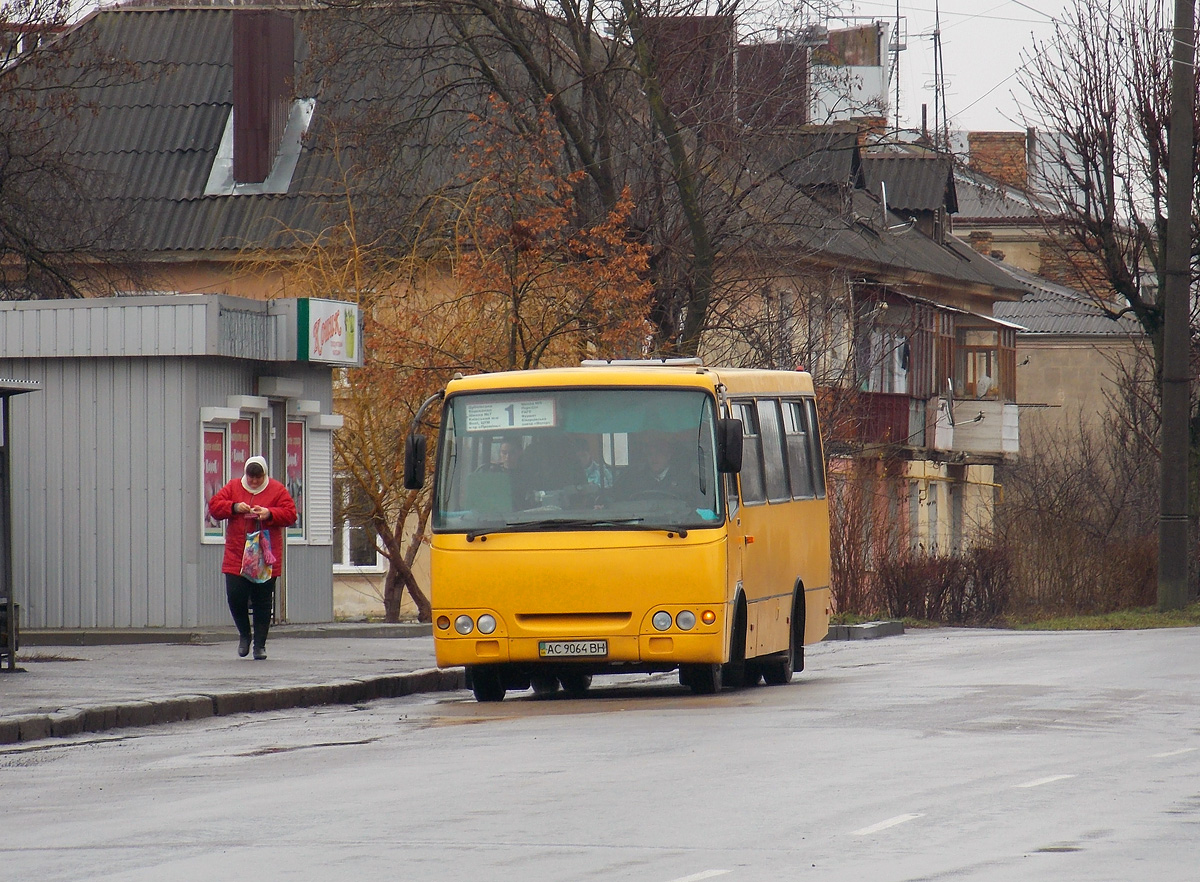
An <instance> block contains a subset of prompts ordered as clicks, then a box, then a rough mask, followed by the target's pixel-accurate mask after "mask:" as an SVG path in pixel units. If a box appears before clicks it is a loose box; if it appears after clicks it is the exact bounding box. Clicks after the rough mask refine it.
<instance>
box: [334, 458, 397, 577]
mask: <svg viewBox="0 0 1200 882" xmlns="http://www.w3.org/2000/svg"><path fill="white" fill-rule="evenodd" d="M370 511H371V507H370V504H369V502H368V500H367V497H366V494H365V493H363V490H362V488H361V487H359V486H358V484H357V482H355V481H354V480H352V479H351V478H346V477H341V478H335V479H334V482H333V571H334V572H335V573H338V572H341V573H351V572H353V573H384V572H387V563H388V562H387V558H385V557H384V556H383V555H382V554H380V553H379V550H378V548H377V547H376V545H375V538H376V537H375V527H374V526H373V525H372V523H371V519H370V516H369V514H370Z"/></svg>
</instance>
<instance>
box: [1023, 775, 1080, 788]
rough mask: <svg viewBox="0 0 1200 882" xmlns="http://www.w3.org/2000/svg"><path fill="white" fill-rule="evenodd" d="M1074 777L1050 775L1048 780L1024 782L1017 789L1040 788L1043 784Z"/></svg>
mask: <svg viewBox="0 0 1200 882" xmlns="http://www.w3.org/2000/svg"><path fill="white" fill-rule="evenodd" d="M1074 777H1075V776H1074V775H1051V776H1050V777H1049V778H1038V779H1037V780H1036V781H1026V782H1025V783H1024V784H1018V785H1016V786H1017V787H1041V786H1042V785H1043V784H1053V783H1054V782H1055V781H1065V780H1066V779H1067V778H1074Z"/></svg>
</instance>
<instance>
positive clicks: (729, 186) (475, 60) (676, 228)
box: [314, 0, 829, 353]
mask: <svg viewBox="0 0 1200 882" xmlns="http://www.w3.org/2000/svg"><path fill="white" fill-rule="evenodd" d="M339 5H342V6H343V9H344V11H345V14H344V15H343V16H341V17H340V19H339V20H338V21H337V22H336V24H335V25H331V26H328V29H327V30H326V31H325V32H324V33H320V34H318V33H316V32H315V31H314V37H315V42H317V43H318V44H319V48H318V50H317V51H316V52H315V53H314V58H315V59H316V58H319V59H321V64H322V65H328V64H330V63H336V64H353V63H356V61H357V60H358V59H364V60H365V59H367V58H370V59H371V64H370V65H369V68H370V69H368V70H367V72H366V73H365V74H364V78H365V79H368V80H369V79H371V78H372V77H375V76H377V75H378V76H382V75H383V74H382V73H380V74H376V73H375V71H377V70H382V69H383V68H385V67H386V68H388V70H389V73H388V74H387V75H388V76H394V74H395V72H396V71H397V70H405V71H411V73H412V77H411V79H410V80H409V81H408V82H410V83H411V84H412V88H411V89H410V90H406V91H405V92H404V94H395V93H393V94H392V95H391V96H390V98H381V99H377V100H373V101H371V102H369V104H367V103H364V102H359V103H358V104H356V105H355V118H354V119H348V120H346V130H347V131H350V130H354V131H355V132H356V137H357V143H358V144H359V145H361V149H362V150H364V151H366V150H371V151H377V154H376V155H377V156H378V157H379V161H378V162H375V163H374V164H373V165H374V167H375V168H376V169H377V170H379V171H378V173H379V174H380V175H385V176H388V179H389V185H388V186H384V187H377V188H376V192H380V193H386V194H388V196H387V198H388V199H392V200H394V199H395V198H396V197H398V196H402V197H403V198H404V199H406V200H407V205H406V210H410V209H412V208H414V207H419V206H420V205H421V204H427V205H432V204H433V203H431V202H429V201H428V194H429V193H431V192H433V190H434V188H435V186H436V185H440V186H441V187H442V188H443V189H442V191H441V192H445V188H453V187H454V186H455V181H457V180H458V175H457V170H456V169H454V168H453V167H452V162H451V161H450V157H451V156H452V151H450V150H447V149H446V147H447V146H448V145H452V144H454V143H456V142H461V140H462V139H463V137H464V134H463V133H464V131H465V130H466V123H465V121H464V118H465V116H466V115H467V114H469V112H471V110H473V109H476V108H478V107H479V106H481V104H482V103H483V100H484V98H485V97H486V96H487V95H490V94H495V95H498V96H499V97H500V98H502V99H503V100H504V102H505V103H507V104H508V105H509V106H512V107H514V108H516V109H518V110H519V111H521V112H522V113H523V114H524V116H525V117H526V118H527V119H532V118H534V117H533V115H532V114H530V113H527V112H526V111H529V110H532V109H537V108H541V107H545V108H547V109H548V111H549V113H550V114H551V115H552V118H553V119H554V122H555V125H556V126H557V128H558V130H559V133H560V136H561V138H562V142H563V144H564V151H563V154H562V156H561V158H560V161H561V162H562V164H563V171H564V173H569V172H575V171H578V172H582V175H583V176H582V177H581V178H580V179H579V181H578V182H577V184H576V185H575V186H576V190H577V193H576V204H577V210H578V211H579V213H580V215H581V218H584V219H587V218H590V219H592V220H593V221H594V220H595V219H596V218H599V217H602V216H603V215H605V214H607V213H608V212H610V211H612V210H613V209H614V207H615V206H616V204H617V200H618V199H619V198H620V197H621V194H622V193H623V192H626V191H627V189H628V191H629V192H631V193H632V197H633V205H634V214H633V216H632V218H631V223H632V225H633V227H634V228H635V229H636V230H638V232H639V235H640V237H641V238H642V241H643V242H644V243H645V244H647V245H648V246H650V247H651V249H652V253H651V272H652V280H653V283H654V289H655V290H654V299H653V303H652V306H651V310H650V317H651V320H652V322H653V324H654V326H655V334H654V340H653V343H652V347H653V348H654V349H655V350H656V351H659V352H664V353H665V352H682V353H695V352H696V351H697V350H698V349H699V347H700V343H701V338H702V336H703V334H704V332H705V331H706V330H707V329H709V328H710V327H711V326H712V323H713V317H714V315H716V314H717V312H718V311H721V312H722V313H723V315H724V316H725V319H723V320H725V321H728V319H729V317H730V316H731V315H732V312H731V310H730V309H728V308H727V307H726V306H724V304H726V303H727V302H728V301H730V300H731V299H734V298H737V297H740V296H741V295H742V292H743V291H744V290H745V287H746V284H747V283H748V282H749V283H756V282H757V280H758V279H759V278H760V276H761V278H762V279H763V280H766V279H767V278H768V275H769V274H773V275H787V274H789V271H790V270H789V267H788V263H789V261H790V262H792V264H793V265H792V267H791V269H795V268H796V267H799V266H800V265H801V264H802V262H803V257H804V255H805V252H806V251H807V250H808V249H809V246H808V245H806V244H804V241H803V239H798V238H796V237H794V236H792V237H791V238H790V240H789V239H788V237H787V236H782V237H781V236H780V233H781V230H782V226H783V225H784V224H785V223H786V225H791V226H792V227H793V228H803V227H804V226H805V224H806V223H807V224H808V225H810V226H812V225H815V224H820V223H823V222H826V221H827V220H828V216H829V215H828V212H826V213H823V214H820V216H819V218H814V217H812V215H811V212H809V211H808V209H810V208H811V207H812V206H811V205H810V204H807V203H805V202H804V200H803V199H802V198H800V197H799V195H798V191H797V189H796V188H795V187H772V186H766V185H764V182H765V181H767V180H768V179H770V177H771V175H772V174H773V173H774V172H776V171H777V167H772V166H771V165H770V163H765V164H764V162H763V158H764V156H768V157H770V156H772V151H765V153H764V152H763V151H759V150H757V149H751V148H750V146H749V145H748V143H747V142H746V140H745V138H744V134H745V132H746V131H747V130H753V131H755V132H757V133H759V136H760V138H765V137H767V136H768V135H773V136H780V137H779V138H777V140H778V141H779V143H786V136H781V133H782V132H784V131H785V130H787V131H791V130H792V129H794V127H795V125H797V124H799V123H800V122H803V121H804V119H805V114H806V113H807V109H808V106H809V104H810V101H809V98H810V89H809V85H808V81H807V79H803V78H801V77H799V76H795V77H792V76H785V75H781V74H786V73H788V72H789V71H791V70H794V71H795V72H796V73H797V74H798V73H799V72H800V71H801V70H802V68H805V67H806V65H807V53H808V48H807V47H806V46H803V45H800V44H799V43H797V42H795V41H790V42H789V41H788V40H784V41H778V40H776V41H775V42H774V43H770V44H769V45H768V48H769V49H770V52H771V53H774V54H773V55H771V59H770V64H771V65H773V67H769V69H770V70H772V71H773V73H774V79H771V78H770V77H758V78H757V81H755V82H754V86H755V88H754V89H750V88H749V87H747V89H745V90H744V91H743V92H742V93H738V92H737V82H736V81H735V79H734V77H733V73H734V71H735V69H737V68H738V67H739V66H741V67H743V68H745V70H747V71H749V70H752V69H753V65H754V63H759V64H763V63H764V62H763V60H762V56H764V55H765V54H767V53H765V52H764V53H759V55H758V56H755V55H754V53H750V50H749V49H748V48H747V44H745V43H744V41H742V39H741V38H742V37H744V36H747V34H749V36H751V37H753V36H755V35H754V34H750V33H749V32H750V31H751V30H752V28H750V27H748V26H747V25H744V24H742V22H743V21H752V20H755V17H754V16H753V15H751V14H747V13H745V11H744V9H743V8H742V6H741V5H739V4H738V3H726V2H724V0H717V2H714V3H705V2H699V0H622V2H621V3H619V4H614V3H600V2H595V0H587V2H583V3H574V2H568V0H531V2H528V3H524V4H522V3H514V2H511V0H419V2H415V3H411V2H404V3H401V2H394V3H384V4H364V3H359V2H357V0H344V3H339ZM803 8H804V7H803V5H802V6H801V9H803ZM757 20H758V21H760V22H764V24H762V25H761V26H760V28H761V31H760V32H769V33H771V34H776V31H775V29H774V28H773V27H771V26H769V25H768V24H766V22H768V19H767V18H765V17H764V16H762V15H759V16H758V18H757ZM794 30H795V28H792V29H790V31H794ZM790 31H789V32H790ZM753 45H754V46H762V45H767V44H766V42H765V41H763V40H759V42H758V43H756V44H753ZM747 53H748V54H747ZM755 58H757V59H758V60H757V61H754V59H755ZM381 59H386V61H381ZM788 65H792V66H793V67H790V68H789V67H788ZM764 69H768V68H764ZM746 81H747V82H748V83H749V82H751V79H750V77H749V76H748V75H747V76H746ZM353 88H354V89H360V88H364V86H363V84H362V83H361V82H356V83H355V85H354V86H353ZM364 109H365V110H366V111H367V112H365V113H364V112H363V111H364ZM777 154H778V151H775V155H776V156H777ZM794 159H795V157H787V158H786V159H785V160H781V161H794ZM381 210H383V207H382V206H381ZM785 219H786V221H785ZM767 239H771V242H772V245H774V244H775V243H776V242H779V241H788V247H786V248H774V249H773V250H772V253H771V261H772V264H773V266H772V268H771V270H770V273H769V274H768V273H767V271H766V270H764V269H763V266H764V262H763V261H761V260H759V261H756V260H754V259H752V258H753V251H754V250H755V249H759V250H760V251H766V250H768V249H769V247H770V246H765V245H764V244H763V243H764V240H767ZM718 263H720V264H721V265H722V266H724V267H732V266H737V267H739V272H743V273H745V275H743V276H741V277H739V278H734V277H733V276H732V274H731V273H730V271H729V270H728V269H726V270H723V271H722V272H718V270H717V267H718Z"/></svg>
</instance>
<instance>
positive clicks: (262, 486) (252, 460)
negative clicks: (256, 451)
mask: <svg viewBox="0 0 1200 882" xmlns="http://www.w3.org/2000/svg"><path fill="white" fill-rule="evenodd" d="M250 463H255V464H257V465H260V466H262V470H263V475H265V476H266V477H267V478H268V480H269V479H270V477H271V472H270V470H269V469H268V468H267V461H266V460H265V459H264V458H263V457H261V456H252V457H250V458H249V459H248V460H246V466H245V468H249V467H250ZM245 468H244V469H243V470H242V486H243V487H245V488H246V490H247V491H248V492H250V493H253V494H254V495H255V496H257V495H258V494H259V493H262V492H263V491H264V490H266V489H267V483H268V481H263V482H262V483H261V484H259V485H258V486H257V487H251V486H250V483H249V482H248V481H247V480H246V472H245Z"/></svg>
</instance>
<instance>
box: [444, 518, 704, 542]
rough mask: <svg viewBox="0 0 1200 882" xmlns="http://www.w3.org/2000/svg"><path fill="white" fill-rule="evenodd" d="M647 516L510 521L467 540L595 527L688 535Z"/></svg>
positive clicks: (471, 534)
mask: <svg viewBox="0 0 1200 882" xmlns="http://www.w3.org/2000/svg"><path fill="white" fill-rule="evenodd" d="M644 520H645V518H640V517H634V518H541V519H539V520H536V521H509V522H508V523H507V524H505V525H504V526H503V527H480V528H479V529H477V530H468V531H467V541H468V542H474V541H475V540H476V539H477V538H479V537H481V536H487V535H488V534H489V533H529V532H533V531H535V530H575V529H580V528H588V527H595V528H599V529H602V530H605V529H610V530H611V529H624V528H629V529H634V530H667V531H668V532H676V533H679V535H680V536H686V535H687V530H684V529H681V528H675V527H661V526H655V525H652V524H643V523H642V521H644Z"/></svg>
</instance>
